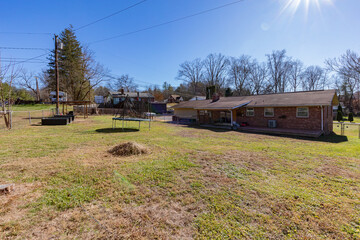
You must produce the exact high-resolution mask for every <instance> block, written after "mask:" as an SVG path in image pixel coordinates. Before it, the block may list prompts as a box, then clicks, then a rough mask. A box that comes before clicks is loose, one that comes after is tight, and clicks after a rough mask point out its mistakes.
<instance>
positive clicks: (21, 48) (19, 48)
mask: <svg viewBox="0 0 360 240" xmlns="http://www.w3.org/2000/svg"><path fill="white" fill-rule="evenodd" d="M0 49H15V50H49V49H48V48H30V47H0Z"/></svg>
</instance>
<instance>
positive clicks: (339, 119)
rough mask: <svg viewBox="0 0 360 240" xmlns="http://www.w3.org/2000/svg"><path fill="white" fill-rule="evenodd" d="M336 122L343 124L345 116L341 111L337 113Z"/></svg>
mask: <svg viewBox="0 0 360 240" xmlns="http://www.w3.org/2000/svg"><path fill="white" fill-rule="evenodd" d="M336 120H337V121H338V122H342V121H343V114H342V112H341V111H338V112H337V115H336Z"/></svg>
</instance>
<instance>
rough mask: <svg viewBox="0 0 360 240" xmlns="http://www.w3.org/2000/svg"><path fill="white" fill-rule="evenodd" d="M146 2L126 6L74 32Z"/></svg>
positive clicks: (144, 0)
mask: <svg viewBox="0 0 360 240" xmlns="http://www.w3.org/2000/svg"><path fill="white" fill-rule="evenodd" d="M146 1H147V0H142V1H140V2H137V3H135V4H133V5H131V6H128V7H126V8H124V9H121V10H119V11H117V12H114V13H112V14H110V15H108V16H105V17H103V18H100V19H98V20H95V21H93V22H91V23H88V24H85V25H83V26H81V27H78V28H77V29H75V30H74V31H78V30H80V29H83V28H85V27H88V26H90V25H93V24H95V23H98V22H100V21H102V20H105V19H107V18H110V17H112V16H114V15H117V14H119V13H122V12H125V11H126V10H128V9H130V8H133V7H136V6H137V5H140V4H142V3H144V2H146Z"/></svg>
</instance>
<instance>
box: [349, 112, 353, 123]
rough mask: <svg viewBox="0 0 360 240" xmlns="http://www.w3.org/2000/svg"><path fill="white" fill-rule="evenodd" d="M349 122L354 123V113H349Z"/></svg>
mask: <svg viewBox="0 0 360 240" xmlns="http://www.w3.org/2000/svg"><path fill="white" fill-rule="evenodd" d="M348 120H349V122H353V121H354V114H353V113H352V112H350V113H349V117H348Z"/></svg>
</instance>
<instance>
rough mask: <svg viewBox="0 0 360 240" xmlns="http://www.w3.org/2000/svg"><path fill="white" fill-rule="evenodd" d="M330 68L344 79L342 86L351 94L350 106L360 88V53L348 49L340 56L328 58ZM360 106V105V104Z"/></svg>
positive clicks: (327, 63) (327, 62)
mask: <svg viewBox="0 0 360 240" xmlns="http://www.w3.org/2000/svg"><path fill="white" fill-rule="evenodd" d="M325 63H326V65H327V66H328V68H329V70H331V71H334V72H336V73H337V74H338V75H339V77H340V78H341V79H342V80H343V81H342V87H343V88H344V87H345V88H346V90H347V92H348V94H349V96H350V97H349V104H348V105H349V107H350V108H351V104H352V99H353V98H354V93H355V91H359V90H360V56H359V54H358V53H356V52H354V51H351V50H347V51H346V53H345V54H343V55H341V56H340V57H339V58H334V59H327V60H326V61H325ZM359 107H360V106H359Z"/></svg>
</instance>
